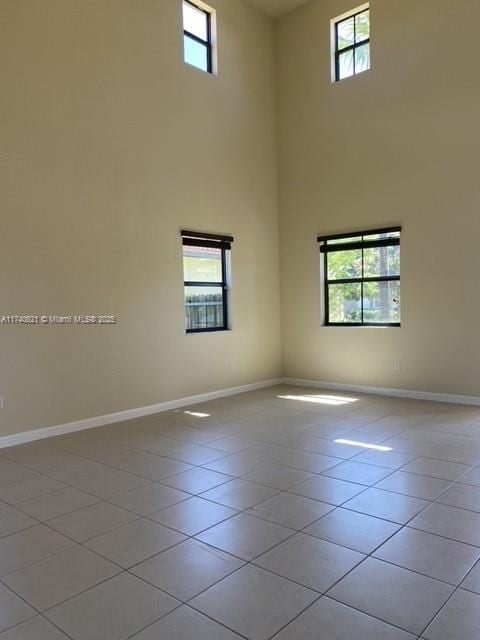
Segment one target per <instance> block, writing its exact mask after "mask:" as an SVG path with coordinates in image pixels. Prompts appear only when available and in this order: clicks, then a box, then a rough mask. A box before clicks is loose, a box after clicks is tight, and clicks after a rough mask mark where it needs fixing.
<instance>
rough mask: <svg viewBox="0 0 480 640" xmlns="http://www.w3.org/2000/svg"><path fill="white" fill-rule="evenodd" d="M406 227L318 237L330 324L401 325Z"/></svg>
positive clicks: (327, 318) (326, 308)
mask: <svg viewBox="0 0 480 640" xmlns="http://www.w3.org/2000/svg"><path fill="white" fill-rule="evenodd" d="M400 231H401V228H400V227H394V228H391V229H377V230H373V231H363V232H360V233H349V234H345V235H335V236H321V237H320V238H318V241H319V242H320V251H321V253H322V255H323V274H324V295H325V324H326V325H334V326H380V327H383V326H393V327H398V326H400Z"/></svg>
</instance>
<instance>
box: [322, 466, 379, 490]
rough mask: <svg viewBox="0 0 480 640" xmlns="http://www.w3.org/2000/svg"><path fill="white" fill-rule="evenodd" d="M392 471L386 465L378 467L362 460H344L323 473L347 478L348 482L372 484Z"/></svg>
mask: <svg viewBox="0 0 480 640" xmlns="http://www.w3.org/2000/svg"><path fill="white" fill-rule="evenodd" d="M390 473H391V471H390V469H385V467H376V466H374V465H371V464H364V463H362V462H352V461H351V460H349V461H348V462H342V463H340V464H337V465H336V466H335V467H332V468H331V469H327V471H324V472H323V475H326V476H329V477H331V478H338V479H339V480H347V481H348V482H356V483H357V484H364V485H367V486H371V485H372V484H375V483H376V482H379V481H380V480H382V479H383V478H385V476H388V475H389V474H390Z"/></svg>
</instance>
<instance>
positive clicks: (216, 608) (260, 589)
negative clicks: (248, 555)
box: [191, 565, 318, 640]
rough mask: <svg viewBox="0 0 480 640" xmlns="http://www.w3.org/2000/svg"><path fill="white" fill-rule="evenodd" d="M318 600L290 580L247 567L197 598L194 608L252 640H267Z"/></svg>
mask: <svg viewBox="0 0 480 640" xmlns="http://www.w3.org/2000/svg"><path fill="white" fill-rule="evenodd" d="M317 597H318V594H316V593H314V592H313V591H310V590H309V589H306V588H305V587H302V586H300V585H297V584H295V583H293V582H291V581H290V580H286V579H285V578H281V577H279V576H276V575H274V574H272V573H270V572H268V571H264V570H263V569H259V568H257V567H254V566H252V565H248V566H246V567H244V568H242V569H239V570H238V571H237V572H235V573H234V574H232V575H231V576H229V577H228V578H225V580H222V581H221V582H219V583H218V584H216V585H214V586H213V587H211V588H210V589H208V590H207V591H205V592H203V593H202V594H200V595H199V596H197V597H196V598H194V599H193V600H192V602H191V605H192V606H193V607H194V608H195V609H198V610H199V611H201V612H203V613H205V614H206V615H207V616H208V617H209V618H213V619H214V620H217V621H218V622H220V623H222V624H224V625H225V626H227V627H229V628H230V629H232V630H233V631H236V632H238V633H239V634H241V635H243V636H244V637H246V638H249V640H267V639H268V638H271V637H272V636H273V635H274V634H275V633H276V632H278V631H280V629H282V627H284V626H285V625H286V624H287V623H288V622H290V621H291V620H292V619H293V618H294V617H295V616H297V615H298V614H299V613H300V612H301V611H303V610H304V609H305V608H306V607H307V606H308V605H309V604H311V603H312V602H313V601H314V600H315V599H316V598H317Z"/></svg>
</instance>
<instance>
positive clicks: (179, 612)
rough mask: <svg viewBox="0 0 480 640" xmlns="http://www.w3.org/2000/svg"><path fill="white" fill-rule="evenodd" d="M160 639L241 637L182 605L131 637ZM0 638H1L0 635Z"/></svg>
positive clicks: (237, 639)
mask: <svg viewBox="0 0 480 640" xmlns="http://www.w3.org/2000/svg"><path fill="white" fill-rule="evenodd" d="M162 639H165V640H241V637H240V636H239V635H237V634H236V633H234V632H233V631H230V630H229V629H227V628H226V627H223V626H221V625H220V624H218V623H217V622H214V621H213V620H209V619H208V618H206V617H205V616H204V615H202V614H201V613H199V612H198V611H194V610H193V609H190V607H186V606H182V607H179V608H178V609H176V610H175V611H172V613H169V614H168V615H167V616H165V617H164V618H162V619H161V620H159V621H158V622H156V623H155V624H153V625H152V626H151V627H148V628H147V629H145V630H144V631H141V632H140V633H139V634H138V635H136V636H134V637H133V638H132V640H162ZM0 640H2V638H1V636H0ZM399 640H400V639H399Z"/></svg>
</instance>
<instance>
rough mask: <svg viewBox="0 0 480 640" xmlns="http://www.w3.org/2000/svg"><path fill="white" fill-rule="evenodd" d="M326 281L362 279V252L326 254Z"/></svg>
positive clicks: (357, 250)
mask: <svg viewBox="0 0 480 640" xmlns="http://www.w3.org/2000/svg"><path fill="white" fill-rule="evenodd" d="M327 263H328V279H329V280H342V279H344V278H361V277H362V250H361V249H352V250H351V251H332V253H329V254H328V258H327Z"/></svg>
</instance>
